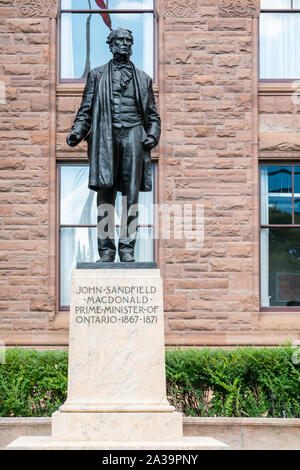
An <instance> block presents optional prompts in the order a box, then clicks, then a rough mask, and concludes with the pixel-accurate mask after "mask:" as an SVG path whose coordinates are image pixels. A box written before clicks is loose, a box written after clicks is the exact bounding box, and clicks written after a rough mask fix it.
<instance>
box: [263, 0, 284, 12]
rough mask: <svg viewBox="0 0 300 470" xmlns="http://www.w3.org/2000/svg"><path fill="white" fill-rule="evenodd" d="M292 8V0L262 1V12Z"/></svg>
mask: <svg viewBox="0 0 300 470" xmlns="http://www.w3.org/2000/svg"><path fill="white" fill-rule="evenodd" d="M288 8H291V0H260V9H261V10H283V9H288Z"/></svg>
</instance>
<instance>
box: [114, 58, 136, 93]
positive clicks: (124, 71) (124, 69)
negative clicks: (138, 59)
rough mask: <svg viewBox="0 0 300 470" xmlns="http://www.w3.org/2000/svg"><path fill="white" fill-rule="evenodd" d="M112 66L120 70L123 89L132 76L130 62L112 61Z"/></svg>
mask: <svg viewBox="0 0 300 470" xmlns="http://www.w3.org/2000/svg"><path fill="white" fill-rule="evenodd" d="M113 66H114V68H115V69H116V70H120V72H121V82H120V85H121V88H122V89H123V90H124V89H125V88H126V87H127V84H128V82H129V81H130V80H131V78H132V67H131V64H129V63H127V64H120V63H119V62H113Z"/></svg>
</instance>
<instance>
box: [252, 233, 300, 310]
mask: <svg viewBox="0 0 300 470" xmlns="http://www.w3.org/2000/svg"><path fill="white" fill-rule="evenodd" d="M263 230H265V229H263ZM268 233H269V235H268V243H267V244H264V245H263V246H262V253H261V258H262V264H263V263H265V264H266V265H267V267H268V300H269V305H268V306H278V307H285V306H287V307H291V306H296V305H300V229H298V228H272V229H268ZM264 282H265V279H264V277H263V276H262V294H263V292H264V285H263V284H264ZM265 300H266V296H265V297H263V295H262V304H263V303H264V301H265ZM263 306H266V305H263Z"/></svg>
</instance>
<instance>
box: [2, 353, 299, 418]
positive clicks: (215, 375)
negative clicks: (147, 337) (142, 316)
mask: <svg viewBox="0 0 300 470" xmlns="http://www.w3.org/2000/svg"><path fill="white" fill-rule="evenodd" d="M294 351H295V349H294V348H292V347H291V346H284V347H279V348H259V349H257V348H240V349H235V350H222V349H215V350H213V349H209V348H206V349H185V350H180V349H178V350H177V349H176V350H167V351H166V376H167V394H168V399H169V401H170V402H171V403H172V404H174V406H175V407H176V408H177V410H179V411H181V412H182V413H183V414H185V415H189V416H241V417H247V416H249V417H261V416H264V417H266V416H267V417H287V418H292V417H295V418H300V366H299V365H295V364H293V362H292V359H291V358H292V354H293V352H294ZM67 369H68V355H67V352H66V351H42V352H39V351H35V350H32V351H29V350H24V349H22V348H14V349H8V350H7V351H6V362H5V364H0V416H51V414H52V413H53V412H54V411H56V410H57V409H58V407H59V406H60V405H61V404H62V403H63V402H64V401H65V400H66V392H67Z"/></svg>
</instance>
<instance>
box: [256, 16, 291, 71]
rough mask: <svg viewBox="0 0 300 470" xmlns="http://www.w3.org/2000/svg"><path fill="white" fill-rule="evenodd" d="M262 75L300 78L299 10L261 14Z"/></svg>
mask: <svg viewBox="0 0 300 470" xmlns="http://www.w3.org/2000/svg"><path fill="white" fill-rule="evenodd" d="M259 26H260V37H259V43H260V65H259V67H260V78H261V79H268V78H270V79H293V78H299V77H300V61H299V60H298V51H299V47H300V13H261V15H260V20H259Z"/></svg>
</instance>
